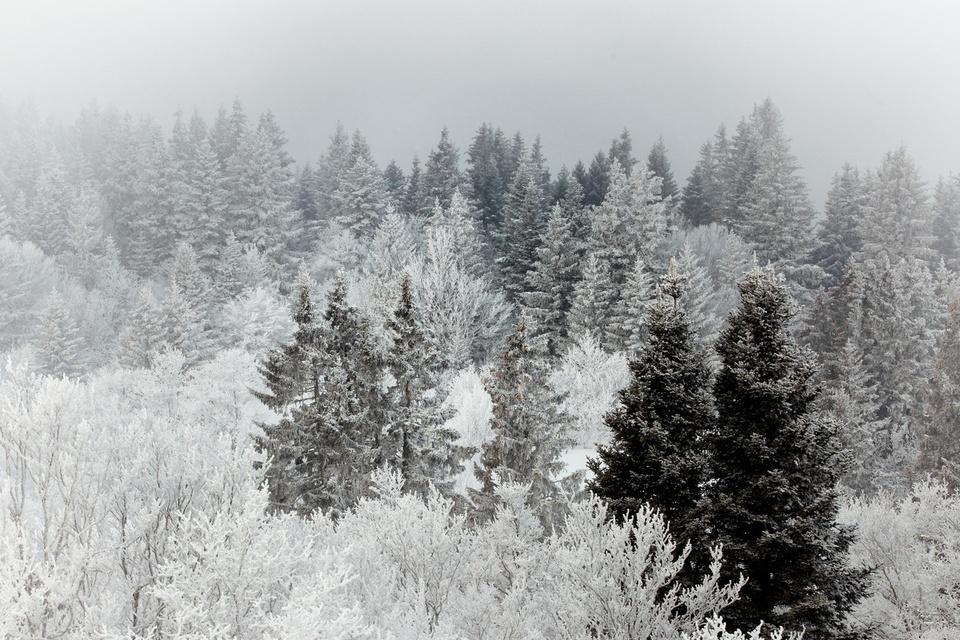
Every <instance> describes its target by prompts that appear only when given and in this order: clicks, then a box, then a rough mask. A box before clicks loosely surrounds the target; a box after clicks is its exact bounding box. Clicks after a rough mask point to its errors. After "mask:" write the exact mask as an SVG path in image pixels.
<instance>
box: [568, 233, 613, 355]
mask: <svg viewBox="0 0 960 640" xmlns="http://www.w3.org/2000/svg"><path fill="white" fill-rule="evenodd" d="M616 294H617V292H616V291H615V290H614V288H613V283H612V281H611V277H610V271H609V268H608V266H607V264H606V263H604V262H601V261H600V260H599V259H598V258H597V256H596V255H595V254H594V253H593V252H590V253H588V254H587V257H586V260H585V261H584V264H583V267H582V275H581V277H580V281H579V282H577V284H576V286H574V289H573V298H572V300H571V302H570V313H569V314H567V335H571V336H580V335H583V334H584V333H590V334H592V335H593V336H594V337H595V338H596V339H597V340H599V341H600V344H601V345H604V346H611V345H612V344H615V343H616V334H615V333H613V331H612V330H611V329H610V328H609V327H608V326H607V321H608V318H609V317H610V312H611V310H612V309H613V307H614V305H615V304H616V300H617V297H616Z"/></svg>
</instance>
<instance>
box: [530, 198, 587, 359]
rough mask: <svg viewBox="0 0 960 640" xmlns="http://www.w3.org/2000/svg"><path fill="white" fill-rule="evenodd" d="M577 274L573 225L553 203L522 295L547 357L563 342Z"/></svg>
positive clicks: (556, 353)
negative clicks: (545, 345)
mask: <svg viewBox="0 0 960 640" xmlns="http://www.w3.org/2000/svg"><path fill="white" fill-rule="evenodd" d="M577 275H578V266H577V251H576V246H575V238H574V237H573V230H572V225H571V224H570V221H569V219H567V217H566V215H565V214H564V211H563V209H562V208H561V207H560V205H559V204H556V205H554V206H553V209H551V211H550V217H549V218H548V219H547V229H546V231H545V232H544V235H543V245H542V246H541V247H539V248H538V249H537V261H536V263H534V266H533V269H531V270H530V271H528V272H527V283H528V284H527V291H526V292H525V293H524V296H523V298H524V302H525V305H526V308H527V309H528V311H529V314H530V319H531V324H532V326H533V333H534V335H535V336H536V335H543V336H546V338H547V350H548V352H549V353H550V355H554V356H555V355H558V354H559V353H560V349H561V347H562V346H563V344H564V343H565V342H566V336H567V331H566V329H567V326H566V324H567V323H566V320H567V313H568V312H569V311H570V306H571V304H572V301H573V289H574V286H575V284H576V282H577Z"/></svg>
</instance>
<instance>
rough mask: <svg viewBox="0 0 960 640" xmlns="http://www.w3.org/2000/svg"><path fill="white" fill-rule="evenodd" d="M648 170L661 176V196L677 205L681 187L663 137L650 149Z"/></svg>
mask: <svg viewBox="0 0 960 640" xmlns="http://www.w3.org/2000/svg"><path fill="white" fill-rule="evenodd" d="M647 171H649V172H650V173H652V174H653V175H655V176H657V177H658V178H660V180H661V182H660V197H661V198H662V199H663V200H664V201H667V202H670V203H673V205H676V204H677V200H678V199H679V197H680V189H679V187H677V181H676V180H675V179H674V177H673V169H672V168H671V167H670V158H668V157H667V146H666V145H665V144H663V138H660V139H658V140H657V142H656V144H654V145H653V147H652V148H651V149H650V154H649V155H648V156H647Z"/></svg>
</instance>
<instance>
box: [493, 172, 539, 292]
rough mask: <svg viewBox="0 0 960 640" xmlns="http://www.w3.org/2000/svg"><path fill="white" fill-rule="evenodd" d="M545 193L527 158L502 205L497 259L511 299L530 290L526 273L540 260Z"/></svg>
mask: <svg viewBox="0 0 960 640" xmlns="http://www.w3.org/2000/svg"><path fill="white" fill-rule="evenodd" d="M543 203H544V194H543V192H542V191H541V190H540V186H539V184H538V183H537V181H536V179H535V176H534V172H533V166H532V165H531V163H530V162H529V160H528V159H527V158H524V159H523V160H522V161H521V163H520V167H519V168H518V169H517V171H516V173H515V174H514V177H513V182H511V183H510V189H509V190H508V191H507V196H506V204H505V205H504V208H503V213H502V214H501V215H502V217H503V221H502V226H501V228H500V233H501V237H500V240H499V242H498V243H497V244H498V247H499V251H498V253H499V256H498V258H497V262H498V264H499V265H500V271H501V273H502V274H503V286H504V290H505V291H506V292H507V295H508V297H509V299H510V300H511V301H518V300H519V299H520V298H521V296H522V294H523V293H524V292H525V291H527V290H528V284H527V273H528V272H529V271H531V270H533V267H534V265H535V263H536V261H537V250H538V249H539V248H540V245H541V242H542V237H543V232H544V226H545V223H546V220H545V219H544V210H543Z"/></svg>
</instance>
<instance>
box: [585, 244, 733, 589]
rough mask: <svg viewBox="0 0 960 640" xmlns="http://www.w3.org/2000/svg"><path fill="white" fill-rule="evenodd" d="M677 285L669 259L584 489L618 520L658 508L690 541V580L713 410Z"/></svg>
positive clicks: (703, 558)
mask: <svg viewBox="0 0 960 640" xmlns="http://www.w3.org/2000/svg"><path fill="white" fill-rule="evenodd" d="M684 287H685V278H684V276H683V275H682V274H681V273H679V272H678V270H677V267H676V264H675V263H674V264H673V265H672V266H671V269H670V271H669V272H668V273H667V274H666V275H665V276H664V277H663V279H662V281H661V284H660V286H659V287H658V288H657V298H656V301H655V302H653V303H652V304H651V305H650V307H649V311H648V313H647V314H645V315H646V321H645V326H646V331H647V335H648V339H647V344H646V346H645V347H644V349H643V350H642V351H641V352H640V355H639V357H638V358H637V359H636V360H633V361H631V363H630V372H631V381H630V385H629V386H628V387H627V388H626V389H623V390H622V391H621V392H620V406H619V407H618V408H617V409H615V410H614V411H613V412H611V413H609V414H607V416H606V418H605V422H606V426H607V428H609V429H610V432H611V440H610V444H609V445H608V446H603V445H601V446H598V447H597V454H598V457H597V458H592V459H590V460H589V461H588V464H589V467H590V469H591V471H593V473H594V478H593V480H591V481H590V483H589V484H588V487H589V488H590V490H591V491H593V492H594V493H596V494H597V495H598V496H599V497H600V498H602V499H603V500H604V501H605V502H606V503H607V509H608V513H610V515H612V516H614V517H616V518H617V520H618V521H621V522H622V521H624V520H629V519H630V518H631V517H633V516H635V515H636V514H637V513H638V512H640V511H641V510H642V509H643V508H644V506H645V505H647V504H649V505H650V506H651V507H653V508H655V509H657V510H659V511H660V512H661V513H662V514H663V516H664V517H665V518H666V519H667V521H668V523H669V526H670V531H671V534H672V536H673V539H674V540H675V541H676V542H677V543H678V544H679V545H681V546H682V545H684V544H686V543H688V542H689V543H690V544H691V547H692V552H691V555H690V556H689V559H688V562H689V563H690V564H689V566H688V572H687V576H688V577H689V579H690V581H691V583H693V582H697V581H698V580H699V579H700V577H701V576H702V575H703V574H704V571H705V570H707V568H708V567H709V558H710V556H709V552H708V549H707V544H706V543H705V542H704V540H703V534H704V526H703V518H704V513H703V504H702V491H703V488H704V486H705V483H706V481H707V479H708V475H707V473H708V455H707V447H706V438H707V436H708V435H709V434H711V433H712V431H713V429H712V427H713V422H714V414H713V404H712V401H711V398H710V394H709V390H708V382H709V378H710V372H709V369H708V368H707V363H706V358H705V356H704V352H703V351H702V350H701V349H700V348H698V347H697V346H696V344H695V336H696V332H697V328H696V327H694V326H691V325H690V322H689V320H688V318H687V314H686V311H685V310H684V308H683V304H682V302H681V298H682V297H683V294H684Z"/></svg>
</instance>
